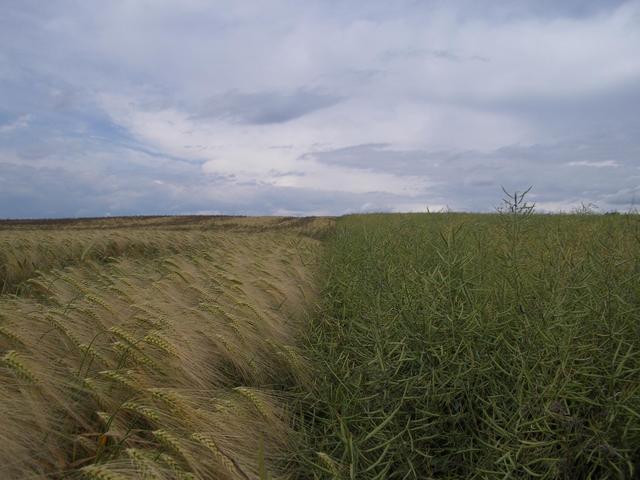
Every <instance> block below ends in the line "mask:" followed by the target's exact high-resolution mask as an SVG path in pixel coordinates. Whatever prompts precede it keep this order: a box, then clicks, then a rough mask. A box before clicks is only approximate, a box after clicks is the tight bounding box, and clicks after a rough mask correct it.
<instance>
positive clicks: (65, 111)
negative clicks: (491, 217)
mask: <svg viewBox="0 0 640 480" xmlns="http://www.w3.org/2000/svg"><path fill="white" fill-rule="evenodd" d="M454 3H455V4H454ZM639 49H640V2H639V1H637V0H633V1H618V0H616V1H608V2H604V1H597V0H587V1H578V0H569V1H565V2H555V1H550V0H542V1H533V0H530V1H525V0H516V1H511V0H510V1H506V0H504V1H502V0H501V1H488V0H481V1H477V0H463V1H461V2H446V1H444V0H429V1H425V2H414V1H410V0H406V1H404V0H401V1H399V2H384V1H382V0H372V1H368V2H356V3H352V2H323V1H314V0H312V1H309V2H294V1H292V0H268V1H265V2H231V1H227V0H223V1H221V2H217V3H216V5H215V8H214V7H213V6H212V4H211V2H208V1H205V0H187V1H184V2H177V1H172V0H158V1H156V2H153V3H152V4H151V3H146V2H129V1H126V0H114V1H112V2H103V3H99V4H95V3H92V4H85V3H81V4H78V3H77V2H74V1H72V0H59V1H53V2H47V3H46V4H42V2H37V1H34V0H25V1H23V2H17V3H9V4H7V5H5V6H3V15H2V18H0V164H1V166H0V178H2V179H3V180H2V182H3V183H1V186H2V188H0V205H2V207H1V210H0V215H5V216H22V215H29V216H43V215H46V216H66V215H81V214H85V213H87V212H90V213H91V214H92V215H99V214H101V213H106V212H111V213H116V212H117V213H132V214H133V213H143V212H146V213H150V212H155V213H162V212H166V213H187V212H194V211H216V212H228V213H234V212H235V213H237V212H245V213H248V212H252V213H274V212H294V213H297V214H303V213H311V212H327V213H341V212H345V211H349V210H350V209H351V210H353V211H363V210H371V209H374V210H375V209H380V210H385V211H395V210H401V209H411V210H413V209H418V210H420V209H422V208H423V206H426V205H432V206H443V205H449V206H451V207H452V208H460V209H473V210H491V209H492V208H493V206H494V205H495V204H496V203H498V202H499V198H500V186H501V185H504V186H505V187H507V188H513V189H516V188H517V189H522V188H523V187H527V186H528V185H529V184H534V190H533V192H534V194H535V196H536V200H537V201H538V202H539V204H540V205H546V206H547V207H548V208H565V207H566V206H567V205H572V204H574V203H575V202H579V201H585V202H594V203H599V204H602V205H603V206H606V205H608V206H611V207H613V206H614V205H621V203H619V202H624V201H626V200H628V199H629V195H630V193H629V192H631V193H633V192H635V190H634V189H637V188H638V185H640V178H639V177H638V176H639V175H640V171H639V170H638V168H637V166H638V165H639V164H640V159H639V155H640V140H639V139H640V118H638V115H637V111H636V110H637V108H636V105H637V104H638V102H639V101H640V57H639V56H638V55H637V52H638V50H639Z"/></svg>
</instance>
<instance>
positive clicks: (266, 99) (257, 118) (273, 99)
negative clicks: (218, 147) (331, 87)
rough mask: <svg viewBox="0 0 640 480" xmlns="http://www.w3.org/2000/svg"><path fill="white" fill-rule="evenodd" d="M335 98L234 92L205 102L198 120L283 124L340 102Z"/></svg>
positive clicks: (308, 92) (297, 93)
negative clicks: (215, 119)
mask: <svg viewBox="0 0 640 480" xmlns="http://www.w3.org/2000/svg"><path fill="white" fill-rule="evenodd" d="M341 100H342V99H341V98H340V97H339V96H336V95H329V94H325V93H319V92H316V91H311V90H305V89H299V90H296V91H294V92H290V93H282V92H261V93H240V92H236V91H231V92H227V93H225V94H222V95H216V96H215V97H212V98H210V99H209V100H208V101H206V102H205V104H204V106H203V107H202V108H201V109H200V111H199V112H198V114H197V117H199V118H207V117H214V118H221V119H225V120H230V121H232V122H237V123H247V124H257V125H262V124H269V123H284V122H288V121H290V120H294V119H296V118H299V117H302V116H303V115H306V114H308V113H311V112H314V111H316V110H320V109H323V108H327V107H330V106H333V105H335V104H336V103H338V102H340V101H341Z"/></svg>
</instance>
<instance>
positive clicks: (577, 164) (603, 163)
mask: <svg viewBox="0 0 640 480" xmlns="http://www.w3.org/2000/svg"><path fill="white" fill-rule="evenodd" d="M567 165H569V166H570V167H593V168H610V167H613V168H615V167H619V166H620V164H619V163H618V162H616V161H615V160H602V161H598V162H589V161H587V160H579V161H576V162H569V163H567Z"/></svg>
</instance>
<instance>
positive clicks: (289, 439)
mask: <svg viewBox="0 0 640 480" xmlns="http://www.w3.org/2000/svg"><path fill="white" fill-rule="evenodd" d="M507 200H509V199H507ZM513 200H514V201H513V202H512V203H509V202H507V203H506V205H505V208H503V209H502V211H501V212H500V213H496V214H457V213H420V214H368V215H349V216H344V217H340V218H337V219H335V218H297V219H296V218H284V217H131V218H114V219H86V220H77V221H76V220H55V221H40V222H36V221H11V222H10V221H5V222H0V285H1V288H2V294H1V295H0V409H1V410H2V411H1V412H0V478H7V479H13V478H16V479H18V478H33V479H36V478H37V479H40V478H42V479H45V478H46V479H62V478H74V479H75V478H77V479H97V480H121V479H138V478H141V479H223V480H224V479H230V480H231V479H244V480H246V479H300V480H302V479H387V478H389V479H430V478H431V479H457V478H473V479H485V478H486V479H510V478H522V479H524V478H545V479H556V478H558V479H600V478H628V479H631V478H637V477H638V475H640V216H638V215H635V214H620V215H591V214H586V213H584V214H575V215H538V214H534V212H533V210H532V209H531V208H529V206H528V205H527V204H526V203H522V202H521V201H519V200H518V198H515V199H513ZM520 200H522V199H520Z"/></svg>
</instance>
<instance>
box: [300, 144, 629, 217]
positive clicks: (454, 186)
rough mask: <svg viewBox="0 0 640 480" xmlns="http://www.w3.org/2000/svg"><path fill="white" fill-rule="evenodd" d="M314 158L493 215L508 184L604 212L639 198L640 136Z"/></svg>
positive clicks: (368, 148) (377, 148)
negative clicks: (412, 184)
mask: <svg viewBox="0 0 640 480" xmlns="http://www.w3.org/2000/svg"><path fill="white" fill-rule="evenodd" d="M309 156H310V157H311V158H314V159H315V160H316V161H319V162H321V163H326V164H329V165H342V166H349V167H352V168H358V169H364V170H369V171H378V172H385V173H393V174H396V175H401V176H402V175H405V176H422V177H424V178H426V179H428V180H429V182H431V183H432V184H433V186H432V187H431V188H430V189H429V192H428V195H429V196H431V198H433V199H434V203H449V204H452V206H454V207H455V208H459V209H467V210H480V211H483V210H484V211H486V210H491V209H492V208H493V206H494V205H495V198H496V194H497V193H499V191H500V188H501V186H504V187H505V188H508V189H512V190H523V189H525V188H527V187H528V186H529V185H533V186H534V189H533V194H534V196H535V198H536V199H537V200H538V201H540V202H546V203H548V202H555V203H567V204H568V203H571V202H576V201H578V202H579V201H587V202H593V203H596V204H599V205H601V206H603V208H606V207H610V208H617V207H619V206H621V205H625V204H626V205H628V204H629V202H630V201H631V198H632V197H633V196H632V195H631V194H628V192H633V193H634V194H635V192H636V190H637V189H638V188H640V170H638V166H639V165H640V149H639V148H638V146H637V144H636V143H635V140H634V139H633V138H626V141H623V139H622V138H620V137H619V136H603V137H601V138H598V137H587V138H579V139H576V140H574V141H572V142H560V143H549V144H537V145H530V146H519V145H512V146H507V147H503V148H500V149H496V150H494V151H489V152H480V151H429V150H424V151H422V150H409V151H403V150H396V149H394V148H393V147H392V146H390V145H385V144H368V145H355V146H352V147H348V148H341V149H337V150H328V151H323V152H319V153H314V154H310V155H309ZM593 165H598V166H599V168H594V166H593ZM622 186H624V187H625V188H624V189H622V190H621V187H622ZM625 192H627V193H625Z"/></svg>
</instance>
